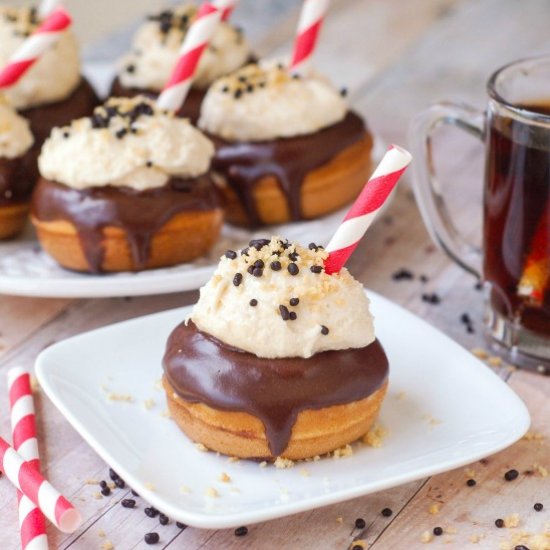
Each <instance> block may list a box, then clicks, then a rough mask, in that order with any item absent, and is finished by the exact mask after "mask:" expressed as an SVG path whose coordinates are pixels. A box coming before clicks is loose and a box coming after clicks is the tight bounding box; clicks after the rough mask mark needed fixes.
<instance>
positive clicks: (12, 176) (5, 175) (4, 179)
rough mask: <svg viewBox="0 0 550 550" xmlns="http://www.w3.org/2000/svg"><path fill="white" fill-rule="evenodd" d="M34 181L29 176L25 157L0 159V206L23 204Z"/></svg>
mask: <svg viewBox="0 0 550 550" xmlns="http://www.w3.org/2000/svg"><path fill="white" fill-rule="evenodd" d="M33 184H34V180H33V179H32V177H31V176H30V175H29V173H28V170H27V167H26V159H25V157H24V156H23V157H18V158H14V159H8V158H0V205H7V204H13V203H20V202H25V201H26V200H28V198H29V195H30V194H31V191H32V187H33Z"/></svg>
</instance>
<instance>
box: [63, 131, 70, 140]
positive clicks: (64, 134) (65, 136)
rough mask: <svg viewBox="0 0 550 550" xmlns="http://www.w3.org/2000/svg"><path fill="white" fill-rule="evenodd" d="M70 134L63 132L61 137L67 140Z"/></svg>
mask: <svg viewBox="0 0 550 550" xmlns="http://www.w3.org/2000/svg"><path fill="white" fill-rule="evenodd" d="M70 135H71V134H69V132H63V137H64V138H65V139H67V138H68V137H69V136H70Z"/></svg>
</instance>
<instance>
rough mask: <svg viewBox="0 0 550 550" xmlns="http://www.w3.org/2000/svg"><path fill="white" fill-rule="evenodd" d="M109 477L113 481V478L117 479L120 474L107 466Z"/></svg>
mask: <svg viewBox="0 0 550 550" xmlns="http://www.w3.org/2000/svg"><path fill="white" fill-rule="evenodd" d="M109 477H110V478H111V479H112V480H113V481H114V480H115V479H118V478H119V477H120V476H119V475H118V474H117V473H116V472H115V471H114V470H113V469H112V468H109Z"/></svg>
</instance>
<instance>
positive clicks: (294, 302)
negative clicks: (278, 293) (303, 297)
mask: <svg viewBox="0 0 550 550" xmlns="http://www.w3.org/2000/svg"><path fill="white" fill-rule="evenodd" d="M299 303H300V298H291V299H290V302H289V304H290V305H291V306H297V305H298V304H299Z"/></svg>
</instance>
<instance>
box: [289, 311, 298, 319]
mask: <svg viewBox="0 0 550 550" xmlns="http://www.w3.org/2000/svg"><path fill="white" fill-rule="evenodd" d="M289 315H290V320H291V321H296V319H297V318H298V315H296V312H295V311H291V312H290V313H289Z"/></svg>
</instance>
